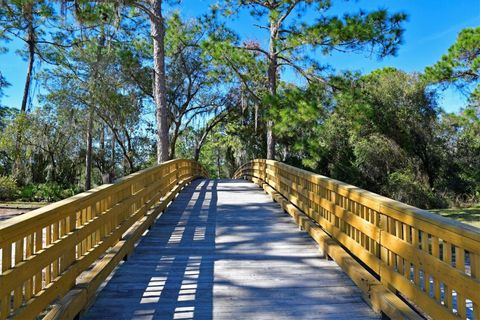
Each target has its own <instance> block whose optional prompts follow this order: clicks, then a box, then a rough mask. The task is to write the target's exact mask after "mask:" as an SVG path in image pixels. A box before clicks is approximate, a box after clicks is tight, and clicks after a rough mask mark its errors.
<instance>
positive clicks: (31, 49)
mask: <svg viewBox="0 0 480 320" xmlns="http://www.w3.org/2000/svg"><path fill="white" fill-rule="evenodd" d="M25 11H26V12H27V13H26V15H25V19H26V20H27V23H28V25H27V29H28V38H27V44H28V69H27V79H26V80H25V86H24V88H23V98H22V105H21V107H20V111H21V112H23V113H25V112H26V111H27V103H28V96H29V95H30V85H31V83H32V72H33V64H34V62H35V29H34V27H33V13H32V8H31V5H29V6H28V7H27V8H26V9H25Z"/></svg>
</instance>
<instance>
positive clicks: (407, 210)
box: [239, 159, 480, 250]
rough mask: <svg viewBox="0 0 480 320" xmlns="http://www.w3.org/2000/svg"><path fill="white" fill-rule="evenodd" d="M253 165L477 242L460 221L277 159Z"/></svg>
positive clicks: (478, 233)
mask: <svg viewBox="0 0 480 320" xmlns="http://www.w3.org/2000/svg"><path fill="white" fill-rule="evenodd" d="M255 162H260V163H261V162H263V163H266V164H271V165H273V164H275V165H277V166H279V167H282V168H283V169H285V170H286V171H289V172H290V173H292V174H297V175H302V176H303V177H304V178H308V179H309V181H310V182H312V183H315V184H320V185H322V186H324V187H326V188H327V189H329V190H332V191H335V192H340V193H341V192H343V193H349V194H350V195H351V196H355V198H356V199H355V201H359V202H362V200H367V201H368V200H371V201H374V202H375V203H376V205H377V207H376V208H372V206H371V205H372V203H371V202H370V203H368V204H367V205H368V206H369V207H371V208H372V209H375V210H377V211H379V212H382V213H384V214H386V215H391V214H395V213H397V214H396V217H394V218H398V219H402V220H403V222H405V223H409V224H415V221H414V220H413V219H419V220H423V221H425V222H428V223H431V224H433V225H435V226H437V227H440V228H444V229H447V230H449V231H452V232H455V233H458V234H461V235H462V236H464V237H467V238H470V239H472V240H474V241H479V242H480V228H477V227H474V226H471V225H468V224H465V223H461V222H459V221H456V220H453V219H449V218H446V217H443V216H440V215H438V214H434V213H432V212H429V211H427V210H424V209H420V208H417V207H414V206H411V205H408V204H405V203H402V202H399V201H397V200H393V199H390V198H387V197H385V196H381V195H379V194H376V193H374V192H371V191H368V190H365V189H361V188H359V187H356V186H354V185H350V184H348V183H345V182H342V181H339V180H335V179H332V178H329V177H327V176H323V175H320V174H316V173H313V172H310V171H307V170H304V169H300V168H296V167H294V166H291V165H288V164H285V163H282V162H279V161H276V160H265V159H255V160H252V161H251V162H250V163H255ZM241 168H242V167H240V168H239V169H241ZM345 195H346V194H345ZM392 211H395V212H392ZM401 214H404V215H405V216H404V217H401V216H400V215H401ZM408 218H412V219H411V220H407V219H408ZM405 220H407V221H405ZM479 250H480V248H479Z"/></svg>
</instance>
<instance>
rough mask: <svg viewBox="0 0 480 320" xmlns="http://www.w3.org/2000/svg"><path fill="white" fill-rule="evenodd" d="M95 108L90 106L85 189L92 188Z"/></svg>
mask: <svg viewBox="0 0 480 320" xmlns="http://www.w3.org/2000/svg"><path fill="white" fill-rule="evenodd" d="M92 136H93V109H92V108H90V112H89V115H88V128H87V154H86V155H85V191H87V190H90V189H91V188H92V149H93V148H92V143H93V138H92Z"/></svg>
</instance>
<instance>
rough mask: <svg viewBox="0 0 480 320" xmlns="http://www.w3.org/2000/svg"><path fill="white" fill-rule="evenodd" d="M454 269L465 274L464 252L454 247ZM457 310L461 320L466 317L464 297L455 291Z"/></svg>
mask: <svg viewBox="0 0 480 320" xmlns="http://www.w3.org/2000/svg"><path fill="white" fill-rule="evenodd" d="M455 267H456V268H457V269H458V270H460V271H462V272H465V250H464V249H463V248H460V247H457V246H455ZM457 310H458V314H459V315H460V317H462V319H465V318H466V317H467V309H466V305H465V296H464V295H463V294H462V293H460V292H458V291H457Z"/></svg>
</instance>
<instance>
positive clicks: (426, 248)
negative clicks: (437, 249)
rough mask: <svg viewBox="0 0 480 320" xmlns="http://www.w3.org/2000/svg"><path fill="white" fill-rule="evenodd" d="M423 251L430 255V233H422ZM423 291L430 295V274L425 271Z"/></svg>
mask: <svg viewBox="0 0 480 320" xmlns="http://www.w3.org/2000/svg"><path fill="white" fill-rule="evenodd" d="M421 241H422V250H423V251H425V253H426V254H430V250H429V243H428V233H427V232H425V231H422V240H421ZM423 289H424V291H425V292H426V293H427V294H428V295H430V291H431V290H430V274H429V273H428V272H426V271H425V269H423Z"/></svg>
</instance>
